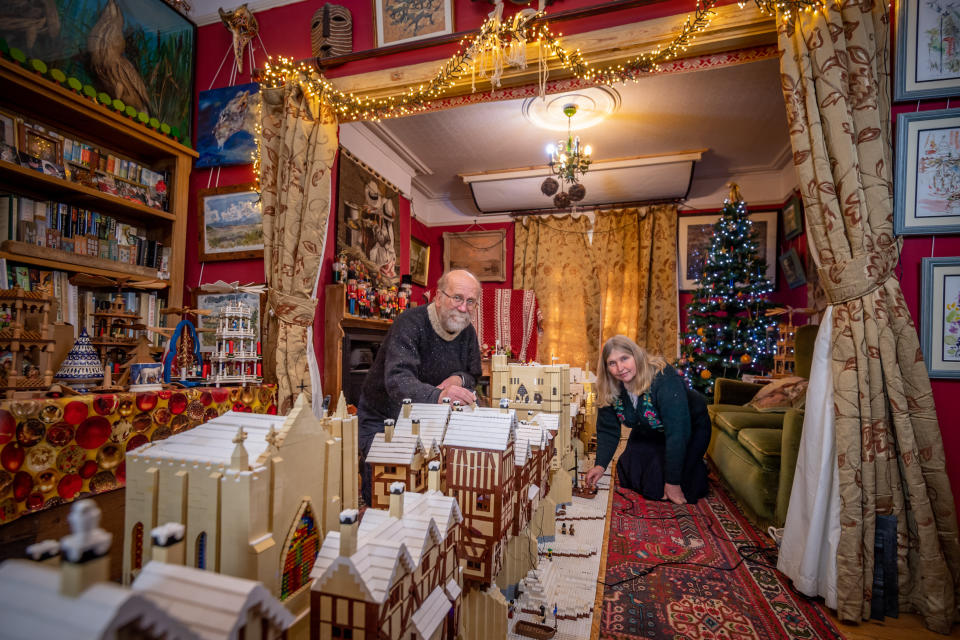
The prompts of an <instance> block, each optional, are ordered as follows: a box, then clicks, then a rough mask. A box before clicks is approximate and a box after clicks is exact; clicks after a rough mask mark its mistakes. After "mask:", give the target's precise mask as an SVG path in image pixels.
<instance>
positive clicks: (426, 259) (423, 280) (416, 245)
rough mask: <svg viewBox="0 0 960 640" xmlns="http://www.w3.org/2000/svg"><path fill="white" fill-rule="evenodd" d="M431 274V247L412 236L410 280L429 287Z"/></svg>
mask: <svg viewBox="0 0 960 640" xmlns="http://www.w3.org/2000/svg"><path fill="white" fill-rule="evenodd" d="M429 274H430V245H428V244H427V243H426V242H424V241H423V240H418V239H417V238H414V237H413V236H410V280H411V282H413V284H418V285H420V286H421V287H425V286H427V276H428V275H429Z"/></svg>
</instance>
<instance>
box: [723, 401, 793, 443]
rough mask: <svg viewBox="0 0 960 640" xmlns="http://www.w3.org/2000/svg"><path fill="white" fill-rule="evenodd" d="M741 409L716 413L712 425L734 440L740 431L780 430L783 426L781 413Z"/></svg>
mask: <svg viewBox="0 0 960 640" xmlns="http://www.w3.org/2000/svg"><path fill="white" fill-rule="evenodd" d="M742 409H743V408H742V407H741V410H740V411H719V412H717V413H716V414H715V415H714V417H713V425H714V426H715V427H716V428H717V429H720V430H721V431H723V432H725V433H726V434H727V435H728V436H730V437H731V438H733V439H734V440H736V439H737V435H738V434H739V433H740V430H741V429H780V428H781V427H782V426H783V414H782V413H760V412H759V411H750V410H742Z"/></svg>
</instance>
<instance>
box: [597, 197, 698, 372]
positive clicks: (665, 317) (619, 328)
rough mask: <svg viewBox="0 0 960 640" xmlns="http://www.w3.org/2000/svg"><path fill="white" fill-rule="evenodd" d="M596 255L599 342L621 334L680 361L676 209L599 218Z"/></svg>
mask: <svg viewBox="0 0 960 640" xmlns="http://www.w3.org/2000/svg"><path fill="white" fill-rule="evenodd" d="M593 255H594V260H593V262H594V264H595V265H596V266H597V269H598V273H597V277H598V279H599V282H600V319H601V327H600V343H601V344H602V342H603V340H605V339H606V338H609V337H610V336H613V335H616V334H618V333H622V334H623V335H626V336H630V337H631V338H633V339H635V340H636V341H637V344H639V345H640V346H641V347H643V348H645V349H647V350H648V351H650V352H651V353H659V354H662V355H663V356H665V357H666V358H667V360H674V359H676V357H677V354H678V351H677V350H678V348H679V328H678V325H679V312H678V298H677V206H676V205H674V204H670V205H666V204H665V205H655V206H648V207H639V208H635V209H623V210H619V211H608V212H605V213H598V214H597V221H596V225H595V226H594V230H593Z"/></svg>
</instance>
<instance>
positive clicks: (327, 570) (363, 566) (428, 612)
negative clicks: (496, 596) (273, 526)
mask: <svg viewBox="0 0 960 640" xmlns="http://www.w3.org/2000/svg"><path fill="white" fill-rule="evenodd" d="M427 485H428V490H427V491H426V492H425V493H419V494H418V493H411V492H407V491H404V485H403V483H402V482H396V483H394V484H393V485H391V487H390V505H389V510H379V509H372V508H371V509H367V510H366V511H365V512H364V515H363V521H362V522H360V523H359V524H358V522H357V518H358V513H357V511H355V510H345V511H343V512H342V513H341V514H340V529H339V531H330V532H329V533H327V535H326V538H325V539H324V542H323V546H322V547H321V549H320V553H319V554H318V556H317V560H316V563H315V564H314V567H313V571H312V572H311V574H310V577H311V578H314V583H313V590H312V594H311V607H310V618H311V620H310V627H311V629H310V637H311V638H312V639H316V640H328V639H330V638H382V639H384V640H387V639H389V640H399V639H400V638H404V639H406V638H424V639H426V638H431V639H439V638H443V639H445V640H453V639H454V638H456V637H457V636H458V633H459V628H460V605H461V594H462V585H461V583H460V559H459V556H458V549H459V548H460V545H459V540H460V535H461V531H462V522H463V518H462V516H461V513H460V509H459V507H458V506H457V501H456V500H455V499H453V498H450V497H447V496H444V495H443V494H442V493H440V491H439V490H438V487H439V486H440V471H439V464H438V463H436V462H434V463H432V466H431V469H430V471H429V477H428V480H427Z"/></svg>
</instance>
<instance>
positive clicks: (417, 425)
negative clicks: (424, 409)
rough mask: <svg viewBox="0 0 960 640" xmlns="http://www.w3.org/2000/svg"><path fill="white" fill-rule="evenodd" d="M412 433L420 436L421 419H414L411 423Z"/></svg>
mask: <svg viewBox="0 0 960 640" xmlns="http://www.w3.org/2000/svg"><path fill="white" fill-rule="evenodd" d="M410 433H412V434H413V435H415V436H418V435H420V418H414V419H413V420H411V421H410Z"/></svg>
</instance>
